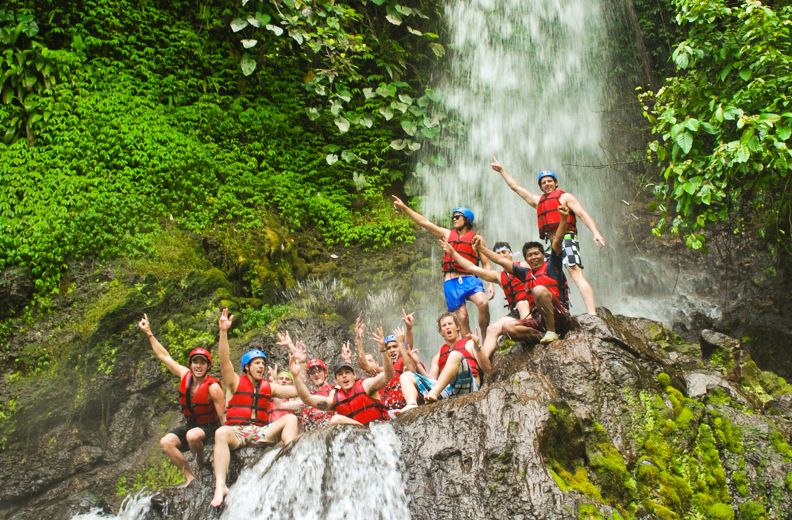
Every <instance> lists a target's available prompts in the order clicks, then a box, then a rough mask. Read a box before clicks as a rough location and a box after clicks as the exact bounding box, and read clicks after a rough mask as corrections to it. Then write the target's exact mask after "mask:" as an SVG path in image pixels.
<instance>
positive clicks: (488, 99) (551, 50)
mask: <svg viewBox="0 0 792 520" xmlns="http://www.w3.org/2000/svg"><path fill="white" fill-rule="evenodd" d="M445 15H446V19H447V24H448V27H449V34H448V37H447V41H445V44H446V46H447V48H448V49H449V51H448V52H449V54H450V57H449V60H448V61H449V66H448V69H447V70H446V71H442V72H437V73H435V75H434V78H433V87H434V88H435V90H436V91H437V92H438V93H439V94H440V95H441V98H442V99H443V102H444V104H445V107H446V109H447V110H448V113H449V114H452V115H453V116H455V117H456V118H457V119H458V120H459V121H460V122H461V123H462V124H463V126H464V129H465V130H464V134H463V135H461V136H459V137H457V138H454V139H452V140H451V142H448V143H444V147H441V146H438V145H430V146H426V147H424V150H422V152H423V153H422V155H420V156H419V157H418V164H417V167H416V176H417V179H416V181H417V182H415V183H414V186H415V191H416V192H417V193H418V194H419V195H420V196H421V208H420V210H421V211H422V213H423V214H424V215H425V216H427V217H428V218H429V219H430V220H432V221H433V222H436V223H438V224H439V225H441V226H444V227H451V220H450V216H451V210H452V209H453V208H455V207H457V206H467V207H470V208H471V209H472V210H473V211H474V213H475V215H476V219H475V223H474V229H475V230H476V231H477V232H478V233H480V234H482V235H483V236H484V237H485V238H486V240H487V244H488V245H489V246H490V247H491V246H492V244H494V243H495V242H496V241H501V240H505V241H508V242H509V243H510V244H511V246H512V250H513V251H514V252H515V259H516V260H521V259H522V257H521V254H520V253H519V252H520V251H521V248H522V244H523V243H525V242H527V241H532V240H537V239H538V232H537V224H536V211H535V210H534V209H533V208H531V207H530V206H528V204H526V203H525V202H524V201H523V200H522V199H521V198H520V197H519V196H518V195H517V194H516V193H514V192H513V191H511V190H510V189H509V188H508V186H507V185H506V183H505V182H504V181H503V180H502V179H501V176H500V175H499V174H498V173H497V172H495V171H493V170H492V169H491V167H490V163H491V157H492V156H493V155H494V156H496V157H497V158H498V160H499V161H500V163H501V164H502V165H504V167H505V168H506V169H507V170H508V171H509V173H511V174H512V176H513V177H515V178H516V179H517V180H518V182H519V183H520V184H521V185H522V186H523V187H525V188H527V189H528V190H530V191H532V192H533V193H536V194H541V192H540V191H539V188H538V185H537V175H538V173H539V172H540V171H542V170H553V171H554V172H556V173H557V174H558V176H559V187H560V188H561V189H563V190H564V191H568V192H570V193H572V194H574V195H575V196H576V197H577V198H578V200H579V201H580V202H581V204H582V205H583V207H584V208H585V209H586V210H587V211H588V213H589V214H590V215H591V216H592V218H593V219H594V221H595V222H596V224H597V226H598V227H599V230H600V232H601V233H602V235H603V236H604V237H605V239H606V241H607V244H608V245H607V247H605V248H604V249H601V250H600V249H599V248H598V247H597V246H596V245H595V244H594V241H593V236H592V234H591V232H590V231H589V230H588V229H587V228H586V227H585V225H583V224H582V223H579V224H578V228H579V241H580V246H581V256H582V259H583V265H584V273H585V275H586V278H587V279H588V281H589V282H590V283H591V285H592V287H593V288H594V292H595V297H596V301H597V305H598V306H606V307H608V308H609V309H611V310H612V311H614V312H617V313H621V314H627V315H632V316H636V315H642V316H647V317H653V318H657V319H665V320H669V319H672V318H674V316H672V315H670V310H671V309H672V308H678V306H676V305H673V304H669V305H668V306H664V305H658V303H659V301H658V298H663V297H668V298H670V297H672V294H671V290H670V289H669V288H668V286H669V284H667V283H664V280H663V279H662V278H660V276H661V275H662V274H663V273H661V271H663V270H665V271H667V270H668V268H667V267H658V266H657V265H656V264H657V262H656V261H654V260H652V259H646V258H643V257H641V255H640V253H637V252H636V251H635V248H632V247H628V244H627V240H628V238H629V237H625V236H624V235H627V233H625V232H624V230H625V229H626V227H627V226H626V223H627V222H628V219H630V218H635V217H631V215H630V213H629V201H631V200H632V198H633V196H634V194H635V189H634V188H629V187H628V184H627V183H626V182H624V177H625V174H624V173H623V172H620V171H618V170H617V169H616V168H612V167H602V166H603V165H604V164H606V163H607V162H608V161H609V160H612V156H611V155H609V150H612V147H618V144H617V143H616V142H615V141H614V139H616V140H618V139H619V138H622V137H624V136H619V135H618V133H617V132H614V131H613V130H612V128H611V127H609V126H608V116H607V113H608V112H609V111H615V109H617V108H620V107H619V106H618V104H619V103H620V101H619V100H620V99H625V98H626V97H630V98H632V99H634V97H633V96H634V94H633V93H632V92H626V94H625V90H626V89H625V87H624V86H623V85H628V86H629V85H631V86H633V87H634V85H635V83H636V81H635V79H634V78H633V77H630V78H629V79H625V77H624V76H625V75H628V74H631V72H630V71H631V70H635V68H636V67H639V66H640V64H639V60H638V58H637V57H636V58H635V62H636V63H635V64H627V63H619V64H614V63H613V61H614V54H615V52H617V49H616V46H617V45H619V43H618V42H617V41H615V40H614V39H613V37H612V36H611V34H612V32H611V33H609V30H612V29H613V27H612V26H614V25H615V24H621V26H622V27H628V26H629V23H628V22H627V21H626V20H627V19H626V16H627V13H626V11H624V5H623V2H616V1H612V0H457V1H454V2H447V3H446V6H445ZM609 25H611V27H609ZM618 52H619V53H620V56H622V57H623V56H624V49H619V50H618ZM626 52H627V53H629V52H630V51H629V50H627V51H626ZM622 59H623V58H622ZM631 67H632V68H631ZM621 108H624V107H621ZM430 144H431V143H430ZM440 255H441V251H440V249H439V247H437V248H435V250H434V252H433V256H434V259H433V262H434V265H435V266H436V268H435V269H436V272H435V274H434V277H433V279H431V280H427V281H426V283H427V284H434V285H435V286H436V287H437V290H436V291H434V292H432V293H430V294H431V295H432V296H431V297H429V298H427V299H425V300H424V301H422V302H421V304H420V308H421V309H422V312H421V314H422V319H425V320H428V321H427V324H426V325H427V326H425V327H424V331H425V332H424V334H422V335H421V338H420V339H421V341H420V342H419V344H427V345H430V346H431V347H430V348H433V349H435V351H436V349H437V346H436V345H439V341H438V338H437V336H436V333H435V331H434V327H433V326H429V321H432V322H433V320H432V317H436V316H437V315H438V314H439V313H440V312H442V311H444V310H445V301H444V298H443V295H442V288H441V280H442V273H441V272H440V258H441V256H440ZM569 285H570V295H571V301H572V314H580V313H583V312H585V306H584V305H583V302H582V300H581V298H580V296H579V292H578V291H577V288H576V287H574V284H573V282H572V280H571V279H569ZM670 285H671V286H672V285H673V280H672V283H671V284H670ZM501 294H502V293H501V292H500V289H498V288H496V298H495V300H493V301H491V302H490V315H491V317H492V318H491V319H492V320H493V321H494V320H495V319H497V318H498V317H500V316H502V315H504V314H505V312H506V311H505V310H504V309H503V304H504V301H503V298H502V296H501ZM468 310H469V312H470V314H471V320H470V323H471V328H473V327H475V324H476V319H477V318H476V315H477V311H476V307H475V305H472V304H470V303H468ZM666 310H668V311H669V312H666ZM432 325H433V323H432ZM425 355H428V353H425Z"/></svg>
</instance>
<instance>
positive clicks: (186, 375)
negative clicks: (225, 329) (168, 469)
mask: <svg viewBox="0 0 792 520" xmlns="http://www.w3.org/2000/svg"><path fill="white" fill-rule="evenodd" d="M138 327H140V330H142V331H143V332H145V333H146V335H147V336H148V338H149V343H151V348H152V350H154V355H155V356H157V359H159V360H160V361H161V362H162V364H164V365H165V367H166V368H167V369H168V371H170V373H171V374H173V375H175V376H178V377H179V378H180V379H181V385H180V386H179V403H180V404H181V407H182V413H183V414H184V418H185V419H187V424H186V425H184V426H179V427H178V428H176V429H175V430H171V431H170V432H168V433H167V434H166V435H165V436H164V437H163V438H162V439H161V440H160V445H161V446H162V451H164V452H165V455H167V456H168V458H170V460H171V461H172V462H173V463H174V464H175V465H176V467H177V468H179V469H180V470H181V472H182V473H183V474H184V478H185V480H186V481H187V482H185V484H184V486H185V487H187V486H188V485H190V482H192V481H193V479H194V478H195V475H194V474H193V472H192V471H191V470H190V465H189V464H187V459H185V458H184V455H183V454H182V452H184V451H187V450H188V449H189V450H190V451H191V452H193V455H195V462H196V464H197V466H198V469H200V468H201V466H202V465H203V452H204V442H207V443H211V442H212V441H214V434H215V430H217V429H218V428H219V427H220V425H221V423H223V422H225V411H226V407H225V399H224V398H223V389H222V387H221V386H220V381H218V380H217V379H215V378H214V377H212V376H210V375H209V370H211V368H212V355H211V354H210V353H209V351H208V350H206V349H203V348H196V349H194V350H193V351H192V352H190V355H189V356H188V357H187V363H188V365H189V368H187V367H185V366H184V365H180V364H179V363H177V362H176V361H174V359H173V358H172V357H171V356H170V354H169V353H168V351H167V350H166V349H165V347H163V346H162V344H161V343H160V342H159V341H157V338H155V337H154V334H152V332H151V327H150V325H149V321H148V316H147V315H145V314H144V315H143V319H142V320H140V323H138Z"/></svg>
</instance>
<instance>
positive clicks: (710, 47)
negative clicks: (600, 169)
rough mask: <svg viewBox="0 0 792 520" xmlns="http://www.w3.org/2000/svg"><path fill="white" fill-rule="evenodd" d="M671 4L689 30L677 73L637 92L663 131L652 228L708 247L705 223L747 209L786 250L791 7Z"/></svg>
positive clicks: (747, 0)
mask: <svg viewBox="0 0 792 520" xmlns="http://www.w3.org/2000/svg"><path fill="white" fill-rule="evenodd" d="M674 4H675V6H676V9H677V23H679V24H680V25H681V26H682V27H683V29H685V30H686V31H687V39H686V40H685V41H683V42H682V43H680V44H678V45H677V47H676V50H675V51H674V52H673V56H672V57H673V60H674V63H675V65H676V68H677V75H676V76H675V77H672V78H669V79H668V80H666V82H665V85H664V86H663V87H662V88H661V89H660V90H659V91H658V92H657V94H656V95H655V94H653V93H651V92H648V93H645V94H642V100H643V102H644V113H645V116H646V117H647V119H648V120H649V121H650V122H651V123H652V125H653V129H652V130H653V133H655V134H658V135H659V138H658V139H657V140H655V141H653V142H652V143H650V145H649V154H650V155H651V157H653V158H654V159H656V160H658V161H659V163H660V165H661V166H662V168H663V177H664V178H665V182H663V183H660V184H658V185H656V186H655V189H654V192H655V195H656V196H657V197H658V198H659V199H660V200H661V203H660V205H659V208H660V210H661V213H662V215H661V218H660V219H659V220H658V222H657V225H656V226H655V229H654V232H655V234H658V235H659V234H662V233H663V232H665V231H670V232H672V233H675V234H676V233H681V234H684V236H685V239H686V242H687V245H688V247H691V248H694V249H706V247H705V246H704V240H705V237H704V234H703V230H704V228H705V227H706V226H707V225H708V224H710V223H713V222H716V221H718V220H720V221H730V219H733V218H734V217H735V216H738V215H739V216H741V215H744V213H743V212H744V211H746V210H749V211H752V212H753V215H755V221H754V223H755V226H756V227H757V229H758V232H759V234H760V236H763V237H766V238H768V239H770V240H772V241H773V242H775V243H776V244H779V245H781V246H782V247H784V248H786V250H787V251H790V252H792V240H791V239H790V231H791V230H792V204H791V203H790V201H792V185H790V177H789V171H790V167H792V155H791V154H790V149H789V148H788V143H789V137H790V135H791V134H792V99H790V98H789V95H788V93H789V89H790V84H792V53H790V38H789V25H790V23H791V22H792V11H790V7H789V6H788V5H786V4H787V2H776V3H774V4H776V5H775V6H774V7H769V6H767V5H763V3H761V2H759V1H758V0H744V1H743V2H741V3H740V4H739V5H733V4H731V3H727V2H724V1H723V0H695V1H694V0H674ZM673 203H675V208H673V210H672V208H671V207H670V206H669V204H673ZM733 225H734V228H733V230H734V232H735V233H738V232H740V231H741V230H742V227H743V224H741V223H735V224H733Z"/></svg>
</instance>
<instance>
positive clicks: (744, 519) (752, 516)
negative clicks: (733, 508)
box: [737, 500, 767, 520]
mask: <svg viewBox="0 0 792 520" xmlns="http://www.w3.org/2000/svg"><path fill="white" fill-rule="evenodd" d="M737 509H738V511H739V512H740V520H767V509H766V508H765V506H763V505H762V504H760V503H759V502H754V501H753V500H750V501H748V502H745V503H743V504H740V505H739V506H738V508H737Z"/></svg>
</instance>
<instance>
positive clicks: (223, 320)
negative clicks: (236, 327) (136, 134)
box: [220, 309, 234, 332]
mask: <svg viewBox="0 0 792 520" xmlns="http://www.w3.org/2000/svg"><path fill="white" fill-rule="evenodd" d="M232 321H234V315H233V314H232V315H231V316H229V315H228V309H223V312H222V314H220V332H228V329H230V328H231V322H232Z"/></svg>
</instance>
